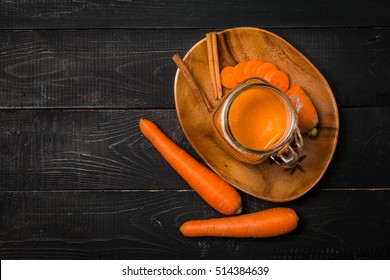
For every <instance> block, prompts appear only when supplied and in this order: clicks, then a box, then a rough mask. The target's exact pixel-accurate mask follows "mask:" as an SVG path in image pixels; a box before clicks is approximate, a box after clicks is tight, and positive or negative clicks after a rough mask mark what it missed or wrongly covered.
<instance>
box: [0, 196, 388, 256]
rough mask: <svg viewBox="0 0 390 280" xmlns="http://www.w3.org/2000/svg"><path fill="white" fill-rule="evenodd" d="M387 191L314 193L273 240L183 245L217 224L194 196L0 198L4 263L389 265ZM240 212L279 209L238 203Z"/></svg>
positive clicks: (297, 207) (299, 202)
mask: <svg viewBox="0 0 390 280" xmlns="http://www.w3.org/2000/svg"><path fill="white" fill-rule="evenodd" d="M389 199H390V191H389V190H380V191H375V192H373V191H370V190H314V191H312V192H311V193H310V194H308V195H307V196H305V197H302V198H301V199H299V200H297V201H294V202H290V203H287V204H283V206H287V207H292V208H293V209H295V210H296V211H297V213H298V215H299V217H300V222H299V226H298V228H297V229H296V230H295V231H294V232H292V233H290V234H288V235H285V236H281V237H276V238H272V239H231V238H194V239H191V238H185V237H183V236H182V235H181V234H180V232H179V227H180V225H181V224H182V223H183V222H185V221H187V220H190V219H204V218H209V217H220V215H219V214H217V213H216V212H214V211H212V210H211V208H210V207H209V206H207V205H205V203H204V202H203V201H202V200H201V199H200V198H199V197H198V196H197V195H196V194H195V193H194V192H192V191H186V192H178V191H158V192H149V191H146V192H145V191H117V192H112V191H86V192H0V201H1V204H0V205H1V212H2V215H1V218H0V244H1V246H0V247H1V248H0V258H1V259H388V258H389V257H390V241H389V238H388V236H389V234H390V222H389V219H388V215H387V213H388V212H389V210H390V204H389V203H388V201H389ZM243 201H244V211H245V212H247V213H249V212H254V211H258V210H262V209H267V208H269V207H274V206H280V204H271V203H265V202H263V201H260V200H257V199H254V198H252V197H248V196H243Z"/></svg>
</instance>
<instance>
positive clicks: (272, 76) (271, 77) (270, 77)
mask: <svg viewBox="0 0 390 280" xmlns="http://www.w3.org/2000/svg"><path fill="white" fill-rule="evenodd" d="M264 80H266V81H267V82H269V83H270V84H272V85H274V86H276V87H278V88H279V89H281V90H282V91H284V92H286V91H287V90H288V88H289V86H290V78H289V77H288V75H287V73H286V72H284V71H282V70H278V69H274V70H271V71H269V72H268V73H267V74H266V75H265V76H264Z"/></svg>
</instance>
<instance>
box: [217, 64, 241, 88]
mask: <svg viewBox="0 0 390 280" xmlns="http://www.w3.org/2000/svg"><path fill="white" fill-rule="evenodd" d="M221 84H222V85H223V86H224V87H225V88H227V89H231V88H234V87H235V86H236V85H237V84H238V82H237V81H236V79H235V78H234V66H226V67H224V68H223V69H222V71H221Z"/></svg>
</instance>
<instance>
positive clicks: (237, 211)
mask: <svg viewBox="0 0 390 280" xmlns="http://www.w3.org/2000/svg"><path fill="white" fill-rule="evenodd" d="M241 212H242V206H241V205H240V207H238V208H237V210H236V212H234V214H240V213H241Z"/></svg>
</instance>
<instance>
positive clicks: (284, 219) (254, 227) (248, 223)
mask: <svg viewBox="0 0 390 280" xmlns="http://www.w3.org/2000/svg"><path fill="white" fill-rule="evenodd" d="M297 225H298V216H297V214H296V213H295V211H294V210H293V209H291V208H283V207H277V208H270V209H267V210H263V211H260V212H256V213H250V214H244V215H239V216H231V217H222V218H213V219H208V220H192V221H188V222H185V223H184V224H183V225H182V226H181V227H180V231H181V233H182V234H183V235H184V236H188V237H200V236H217V237H258V238H259V237H272V236H278V235H282V234H286V233H288V232H291V231H292V230H294V229H295V228H296V227H297Z"/></svg>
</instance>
